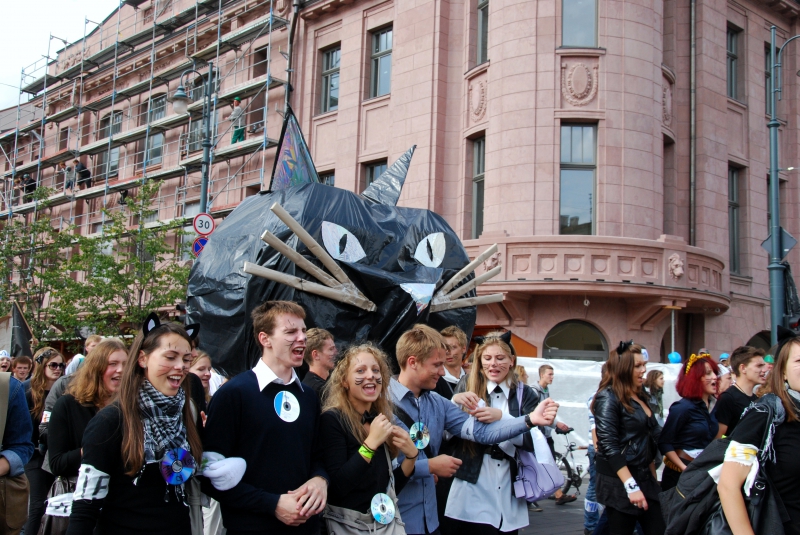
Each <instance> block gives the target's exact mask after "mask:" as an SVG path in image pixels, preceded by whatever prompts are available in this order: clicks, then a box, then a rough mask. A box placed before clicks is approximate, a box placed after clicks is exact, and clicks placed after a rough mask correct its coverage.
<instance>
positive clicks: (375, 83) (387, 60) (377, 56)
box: [369, 26, 392, 98]
mask: <svg viewBox="0 0 800 535" xmlns="http://www.w3.org/2000/svg"><path fill="white" fill-rule="evenodd" d="M391 90H392V27H391V26H390V27H388V28H384V29H382V30H378V31H377V32H375V33H373V34H372V76H371V77H370V89H369V96H370V98H372V97H380V96H383V95H388V94H389V92H390V91H391Z"/></svg>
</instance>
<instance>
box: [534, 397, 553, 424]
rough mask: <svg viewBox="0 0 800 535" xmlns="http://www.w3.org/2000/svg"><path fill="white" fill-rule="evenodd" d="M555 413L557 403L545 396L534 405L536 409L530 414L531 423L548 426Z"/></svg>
mask: <svg viewBox="0 0 800 535" xmlns="http://www.w3.org/2000/svg"><path fill="white" fill-rule="evenodd" d="M556 414H558V403H556V402H555V401H553V400H552V399H550V398H547V399H545V400H544V401H542V402H541V403H539V404H538V405H537V406H536V410H534V411H533V412H532V413H531V414H530V417H531V423H532V424H533V425H544V426H549V425H551V424H552V423H553V420H555V419H556Z"/></svg>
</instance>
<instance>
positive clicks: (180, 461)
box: [159, 448, 195, 485]
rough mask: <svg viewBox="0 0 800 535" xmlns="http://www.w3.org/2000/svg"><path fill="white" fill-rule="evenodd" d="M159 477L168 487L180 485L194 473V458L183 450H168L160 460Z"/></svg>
mask: <svg viewBox="0 0 800 535" xmlns="http://www.w3.org/2000/svg"><path fill="white" fill-rule="evenodd" d="M159 468H161V476H162V477H163V478H164V481H166V482H167V483H168V484H169V485H182V484H183V483H186V482H187V481H188V480H189V478H191V477H192V474H193V473H194V468H195V464H194V457H192V454H191V453H189V452H188V451H186V450H185V449H183V448H175V449H174V450H169V451H168V452H167V453H166V454H164V457H163V458H162V459H161V464H160V466H159Z"/></svg>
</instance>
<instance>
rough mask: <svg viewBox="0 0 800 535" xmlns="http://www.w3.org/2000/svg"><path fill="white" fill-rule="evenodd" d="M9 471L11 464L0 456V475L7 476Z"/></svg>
mask: <svg viewBox="0 0 800 535" xmlns="http://www.w3.org/2000/svg"><path fill="white" fill-rule="evenodd" d="M82 454H83V450H81V455H82ZM10 471H11V465H10V464H9V463H8V459H6V458H5V457H3V456H0V477H3V476H7V475H8V473H9V472H10Z"/></svg>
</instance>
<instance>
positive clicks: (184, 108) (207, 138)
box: [172, 61, 214, 213]
mask: <svg viewBox="0 0 800 535" xmlns="http://www.w3.org/2000/svg"><path fill="white" fill-rule="evenodd" d="M191 73H195V74H197V75H198V76H203V75H202V74H200V73H199V72H198V71H196V70H194V69H189V70H187V71H184V72H183V74H181V83H180V85H179V86H178V89H177V90H175V93H174V94H173V95H172V110H173V111H174V112H175V113H178V114H184V113H188V112H189V103H190V102H191V101H192V99H190V98H189V95H187V94H186V89H185V86H184V82H183V78H184V76H186V75H187V74H191ZM213 87H214V64H213V63H212V62H210V61H209V62H208V79H207V80H206V89H205V91H204V95H203V143H202V146H203V160H202V180H201V182H200V212H201V213H205V212H206V209H207V207H208V175H209V171H210V169H209V168H210V167H211V146H212V143H211V93H212V88H213Z"/></svg>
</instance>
